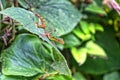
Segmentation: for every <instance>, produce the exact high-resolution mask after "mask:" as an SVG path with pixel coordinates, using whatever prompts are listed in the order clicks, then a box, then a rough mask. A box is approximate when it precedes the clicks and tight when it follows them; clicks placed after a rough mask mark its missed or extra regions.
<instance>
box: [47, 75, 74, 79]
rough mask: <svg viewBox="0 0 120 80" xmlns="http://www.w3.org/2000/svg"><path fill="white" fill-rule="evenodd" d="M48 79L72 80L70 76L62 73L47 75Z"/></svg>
mask: <svg viewBox="0 0 120 80" xmlns="http://www.w3.org/2000/svg"><path fill="white" fill-rule="evenodd" d="M48 80H72V79H71V77H68V76H64V75H56V76H54V77H49V78H48Z"/></svg>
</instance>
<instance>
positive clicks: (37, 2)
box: [18, 0, 80, 36]
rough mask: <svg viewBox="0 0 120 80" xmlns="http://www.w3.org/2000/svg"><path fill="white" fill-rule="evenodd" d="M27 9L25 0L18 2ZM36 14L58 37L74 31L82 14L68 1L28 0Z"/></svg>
mask: <svg viewBox="0 0 120 80" xmlns="http://www.w3.org/2000/svg"><path fill="white" fill-rule="evenodd" d="M18 1H19V3H20V4H22V3H23V4H22V6H23V7H27V6H26V5H28V4H25V3H24V1H23V0H18ZM27 1H28V3H29V4H30V5H31V7H32V10H33V11H34V12H37V13H39V14H40V15H41V16H42V17H43V18H44V19H45V21H46V23H47V29H50V28H52V29H53V30H56V35H57V36H60V35H64V34H67V33H69V32H70V31H72V30H73V28H74V27H75V26H76V25H77V23H78V22H79V20H80V12H79V11H78V10H77V9H76V8H75V7H74V6H73V5H72V4H71V3H70V2H69V1H67V0H34V2H33V0H27Z"/></svg>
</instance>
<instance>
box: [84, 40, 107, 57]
mask: <svg viewBox="0 0 120 80" xmlns="http://www.w3.org/2000/svg"><path fill="white" fill-rule="evenodd" d="M86 48H87V49H88V54H90V55H96V56H100V57H107V55H106V53H105V51H104V50H103V49H102V47H100V46H99V45H98V44H96V43H94V42H93V41H89V42H87V43H86Z"/></svg>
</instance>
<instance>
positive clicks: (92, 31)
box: [88, 23, 96, 34]
mask: <svg viewBox="0 0 120 80" xmlns="http://www.w3.org/2000/svg"><path fill="white" fill-rule="evenodd" d="M88 29H89V31H90V32H91V33H93V34H95V32H96V30H95V25H94V24H93V23H90V24H89V26H88Z"/></svg>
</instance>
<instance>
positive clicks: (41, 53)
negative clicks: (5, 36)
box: [2, 34, 70, 77]
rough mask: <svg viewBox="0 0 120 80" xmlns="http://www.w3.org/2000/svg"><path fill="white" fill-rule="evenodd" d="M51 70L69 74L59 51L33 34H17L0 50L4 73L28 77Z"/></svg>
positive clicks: (51, 71)
mask: <svg viewBox="0 0 120 80" xmlns="http://www.w3.org/2000/svg"><path fill="white" fill-rule="evenodd" d="M53 72H58V73H59V74H63V75H70V71H69V69H68V66H67V64H66V61H65V59H64V57H63V56H62V55H61V53H60V52H59V51H58V50H56V49H55V48H53V47H51V46H48V44H47V45H45V44H42V43H41V42H40V40H39V38H37V37H36V36H34V35H30V34H21V35H19V36H18V37H17V38H16V40H15V41H14V43H13V44H12V46H10V47H9V48H8V49H6V50H4V51H3V52H2V73H3V74H5V75H14V76H27V77H29V76H34V75H37V74H40V76H42V75H44V74H46V73H47V74H50V73H53Z"/></svg>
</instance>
